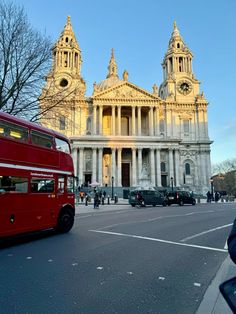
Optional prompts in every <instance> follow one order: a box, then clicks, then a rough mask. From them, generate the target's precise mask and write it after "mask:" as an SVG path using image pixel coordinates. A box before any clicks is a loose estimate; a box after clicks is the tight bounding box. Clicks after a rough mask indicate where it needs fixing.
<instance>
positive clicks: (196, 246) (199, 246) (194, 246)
mask: <svg viewBox="0 0 236 314" xmlns="http://www.w3.org/2000/svg"><path fill="white" fill-rule="evenodd" d="M88 231H90V232H95V233H103V234H110V235H116V236H121V237H127V238H135V239H141V240H148V241H155V242H161V243H167V244H173V245H179V246H186V247H192V248H197V249H203V250H208V251H216V252H223V253H228V251H227V250H224V249H218V248H214V247H210V246H201V245H195V244H187V243H180V242H174V241H168V240H162V239H157V238H149V237H143V236H138V235H134V234H126V233H119V232H111V231H102V230H88Z"/></svg>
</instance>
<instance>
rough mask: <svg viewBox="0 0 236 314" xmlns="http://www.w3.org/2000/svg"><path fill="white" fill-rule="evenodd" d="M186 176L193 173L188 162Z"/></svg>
mask: <svg viewBox="0 0 236 314" xmlns="http://www.w3.org/2000/svg"><path fill="white" fill-rule="evenodd" d="M185 174H186V175H190V174H191V172H190V164H189V163H188V162H186V164H185Z"/></svg>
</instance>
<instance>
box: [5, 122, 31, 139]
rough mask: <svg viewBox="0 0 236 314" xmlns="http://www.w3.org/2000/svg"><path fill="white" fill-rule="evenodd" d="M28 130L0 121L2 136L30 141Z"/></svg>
mask: <svg viewBox="0 0 236 314" xmlns="http://www.w3.org/2000/svg"><path fill="white" fill-rule="evenodd" d="M28 134H29V132H28V129H27V128H24V127H22V126H20V125H16V124H13V123H10V122H7V121H3V120H0V135H2V136H6V137H9V138H13V139H15V140H18V141H22V142H27V141H28Z"/></svg>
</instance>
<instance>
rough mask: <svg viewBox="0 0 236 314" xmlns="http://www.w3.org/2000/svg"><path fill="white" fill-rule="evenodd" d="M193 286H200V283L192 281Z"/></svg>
mask: <svg viewBox="0 0 236 314" xmlns="http://www.w3.org/2000/svg"><path fill="white" fill-rule="evenodd" d="M193 285H194V286H195V287H201V284H200V283H199V282H194V284H193Z"/></svg>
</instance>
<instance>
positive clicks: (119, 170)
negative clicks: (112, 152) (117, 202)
mask: <svg viewBox="0 0 236 314" xmlns="http://www.w3.org/2000/svg"><path fill="white" fill-rule="evenodd" d="M117 153H118V154H117V186H121V159H122V155H121V154H122V148H118V149H117Z"/></svg>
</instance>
